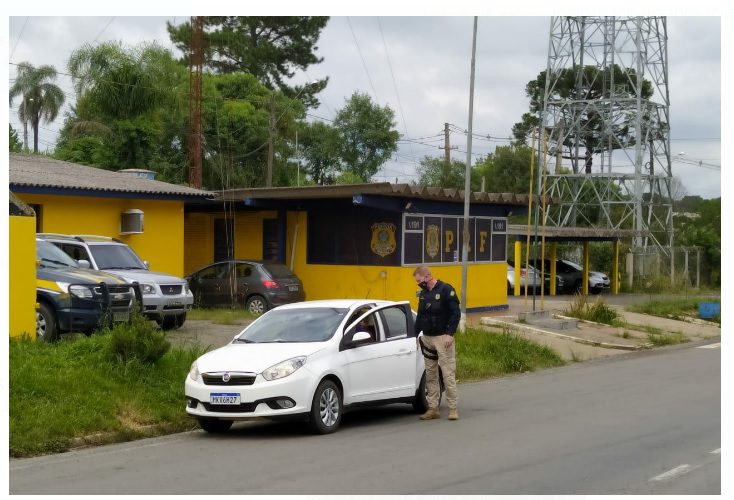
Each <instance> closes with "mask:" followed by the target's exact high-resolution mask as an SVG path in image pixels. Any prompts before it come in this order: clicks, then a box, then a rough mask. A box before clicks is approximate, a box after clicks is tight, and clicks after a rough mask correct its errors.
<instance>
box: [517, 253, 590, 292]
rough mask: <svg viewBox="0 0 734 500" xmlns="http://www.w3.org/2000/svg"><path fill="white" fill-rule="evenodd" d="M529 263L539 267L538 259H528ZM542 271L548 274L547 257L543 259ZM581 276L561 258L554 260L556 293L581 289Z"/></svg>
mask: <svg viewBox="0 0 734 500" xmlns="http://www.w3.org/2000/svg"><path fill="white" fill-rule="evenodd" d="M530 263H531V264H532V265H533V266H534V267H536V268H537V269H541V267H540V266H541V260H540V259H530ZM543 272H544V273H545V274H546V275H550V260H549V259H545V264H544V268H543ZM581 277H582V273H581V271H579V270H578V269H576V268H575V267H573V266H571V265H569V264H568V263H567V262H565V261H563V260H561V259H558V260H556V293H575V292H577V291H578V290H581Z"/></svg>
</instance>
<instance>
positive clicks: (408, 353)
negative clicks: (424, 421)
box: [185, 299, 427, 434]
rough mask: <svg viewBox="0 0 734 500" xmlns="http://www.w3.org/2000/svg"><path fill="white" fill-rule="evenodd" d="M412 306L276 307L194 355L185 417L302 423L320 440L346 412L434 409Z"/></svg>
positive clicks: (219, 425)
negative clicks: (383, 407) (382, 407)
mask: <svg viewBox="0 0 734 500" xmlns="http://www.w3.org/2000/svg"><path fill="white" fill-rule="evenodd" d="M413 319H414V318H413V312H412V311H411V309H410V304H409V303H408V302H390V301H376V300H363V299H354V300H321V301H310V302H299V303H295V304H287V305H283V306H280V307H277V308H275V309H273V310H271V311H269V312H267V313H266V314H264V315H262V316H261V317H260V318H258V319H257V320H255V321H254V322H253V323H251V324H250V325H249V326H248V327H247V328H245V330H243V331H242V332H241V333H239V334H238V335H237V336H235V337H234V339H233V340H232V342H231V343H229V344H227V345H226V346H224V347H221V348H219V349H216V350H214V351H211V352H208V353H206V354H204V355H203V356H201V357H200V358H199V359H197V360H196V361H195V362H194V363H193V364H192V365H191V370H190V372H189V374H188V376H187V377H186V383H185V392H186V412H187V413H188V414H189V415H191V416H193V417H195V418H196V419H197V420H198V421H199V424H200V425H201V427H202V428H203V429H204V430H206V431H208V432H224V431H226V430H228V429H229V428H230V427H231V425H232V423H233V422H234V421H235V420H248V419H253V418H260V417H265V418H271V419H279V418H298V419H303V420H306V421H308V422H309V424H310V426H311V428H312V429H313V430H314V431H315V432H317V433H321V434H326V433H330V432H334V431H335V430H336V429H337V428H338V427H339V424H340V422H341V419H342V415H343V414H344V412H345V411H347V410H349V409H352V408H356V407H358V406H363V405H377V404H387V403H399V402H403V403H410V404H412V405H413V407H414V409H415V411H417V412H423V411H425V410H426V409H427V401H426V395H425V374H424V364H423V356H422V354H421V353H420V351H419V349H418V348H417V343H416V339H415V337H414V336H413V335H414V334H413Z"/></svg>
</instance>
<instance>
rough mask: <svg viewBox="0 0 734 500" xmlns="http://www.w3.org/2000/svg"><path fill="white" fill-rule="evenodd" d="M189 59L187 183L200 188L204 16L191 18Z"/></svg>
mask: <svg viewBox="0 0 734 500" xmlns="http://www.w3.org/2000/svg"><path fill="white" fill-rule="evenodd" d="M191 28H192V34H191V60H190V61H189V127H190V130H189V144H188V146H189V148H188V149H189V176H188V177H189V184H190V185H191V186H193V187H195V188H199V189H200V188H201V156H202V155H201V74H202V70H203V65H204V18H203V17H202V16H195V17H192V18H191Z"/></svg>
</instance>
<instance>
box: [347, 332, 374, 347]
mask: <svg viewBox="0 0 734 500" xmlns="http://www.w3.org/2000/svg"><path fill="white" fill-rule="evenodd" d="M365 340H372V335H370V332H357V333H355V334H354V336H353V337H352V344H359V343H360V342H364V341H365Z"/></svg>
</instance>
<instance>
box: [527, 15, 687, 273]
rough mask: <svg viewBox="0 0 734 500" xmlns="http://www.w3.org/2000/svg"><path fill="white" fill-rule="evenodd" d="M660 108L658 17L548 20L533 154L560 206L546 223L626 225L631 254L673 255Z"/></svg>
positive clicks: (662, 50) (664, 59)
mask: <svg viewBox="0 0 734 500" xmlns="http://www.w3.org/2000/svg"><path fill="white" fill-rule="evenodd" d="M669 107H670V98H669V94H668V53H667V27H666V19H665V17H593V16H588V17H553V18H552V19H551V28H550V40H549V47H548V65H547V69H546V78H545V91H544V93H543V101H542V103H541V117H540V120H541V130H544V131H545V134H546V140H545V141H542V140H541V141H539V143H540V145H541V146H540V148H539V152H540V157H541V158H544V161H543V165H544V168H545V172H546V174H547V177H546V179H545V181H544V183H543V184H544V187H543V188H542V189H543V192H544V193H545V194H546V195H549V196H552V197H555V198H557V199H560V200H562V201H561V202H560V203H554V204H553V205H551V207H550V208H549V209H548V210H547V211H546V212H545V214H544V216H543V218H544V222H545V224H546V225H547V226H564V227H569V226H570V227H575V226H578V227H598V228H608V229H631V230H634V235H635V236H634V238H633V242H632V246H633V252H634V253H637V254H646V253H651V252H655V253H658V254H662V255H666V256H670V255H672V253H671V248H672V244H673V219H672V215H673V214H672V203H671V179H672V173H671V160H670V119H669ZM587 150H588V151H589V152H588V153H587ZM564 159H565V160H570V165H569V163H568V162H567V163H566V164H565V167H564V168H561V167H563V166H564V163H563V160H564ZM589 159H590V160H591V161H589ZM589 163H591V164H592V165H591V168H590V170H591V172H590V173H587V172H588V170H587V166H588V164H589ZM569 166H570V168H568V167H569ZM638 272H639V269H638Z"/></svg>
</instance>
